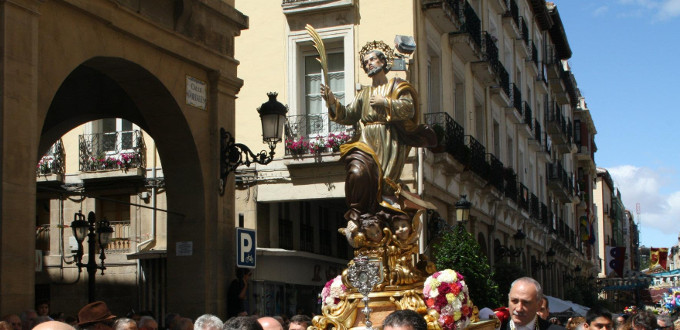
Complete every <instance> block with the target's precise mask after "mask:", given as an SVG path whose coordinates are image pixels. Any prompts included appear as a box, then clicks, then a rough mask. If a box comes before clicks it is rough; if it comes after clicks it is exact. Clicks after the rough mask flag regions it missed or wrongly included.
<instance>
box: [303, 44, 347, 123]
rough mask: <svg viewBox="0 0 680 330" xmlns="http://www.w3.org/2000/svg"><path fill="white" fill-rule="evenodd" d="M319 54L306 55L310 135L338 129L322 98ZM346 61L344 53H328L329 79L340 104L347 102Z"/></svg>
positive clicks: (329, 84)
mask: <svg viewBox="0 0 680 330" xmlns="http://www.w3.org/2000/svg"><path fill="white" fill-rule="evenodd" d="M318 57H319V56H318V55H316V54H309V55H306V56H305V57H304V61H305V77H304V82H305V112H306V116H305V118H306V120H307V123H306V124H307V134H308V135H312V136H314V135H325V134H327V133H329V132H334V131H337V130H338V129H336V128H335V126H337V125H336V124H334V123H332V122H331V121H330V120H329V118H328V112H327V110H326V105H325V104H324V102H323V99H322V98H321V93H320V88H321V81H322V74H321V65H320V64H319V62H318V61H317V60H316V59H317V58H318ZM344 67H345V61H344V53H343V52H342V51H341V50H340V51H336V52H335V53H330V54H328V80H330V81H329V82H325V83H326V84H327V85H328V86H330V88H331V90H332V91H333V94H334V95H335V97H336V98H337V99H338V101H340V104H345V69H344Z"/></svg>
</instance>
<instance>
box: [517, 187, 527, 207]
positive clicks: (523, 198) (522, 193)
mask: <svg viewBox="0 0 680 330" xmlns="http://www.w3.org/2000/svg"><path fill="white" fill-rule="evenodd" d="M517 204H519V207H520V208H522V209H524V210H525V211H529V188H527V186H525V185H524V184H522V183H520V184H519V197H518V201H517Z"/></svg>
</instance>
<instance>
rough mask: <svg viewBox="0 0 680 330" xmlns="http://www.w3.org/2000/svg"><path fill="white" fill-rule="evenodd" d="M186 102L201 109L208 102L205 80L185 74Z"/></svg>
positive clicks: (203, 108)
mask: <svg viewBox="0 0 680 330" xmlns="http://www.w3.org/2000/svg"><path fill="white" fill-rule="evenodd" d="M187 104H188V105H190V106H194V107H196V108H199V109H201V110H205V109H206V104H208V88H207V84H206V83H205V81H202V80H198V79H196V78H194V77H191V76H187Z"/></svg>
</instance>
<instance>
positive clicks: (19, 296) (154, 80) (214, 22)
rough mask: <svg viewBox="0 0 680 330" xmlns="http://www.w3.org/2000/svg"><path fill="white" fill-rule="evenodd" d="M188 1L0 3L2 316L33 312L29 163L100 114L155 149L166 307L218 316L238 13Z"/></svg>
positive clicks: (227, 262)
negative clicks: (195, 101) (190, 88)
mask: <svg viewBox="0 0 680 330" xmlns="http://www.w3.org/2000/svg"><path fill="white" fill-rule="evenodd" d="M197 4H199V1H192V0H189V1H184V2H182V3H181V5H178V6H175V7H172V6H160V5H156V6H153V5H152V6H141V5H139V4H136V3H133V2H116V1H114V2H112V1H108V0H92V1H87V2H82V3H80V2H76V3H73V2H63V1H33V0H17V1H12V2H10V3H2V4H0V7H1V9H2V10H0V16H1V17H2V19H3V20H4V21H6V22H8V23H17V22H20V23H18V24H14V25H12V24H10V25H12V28H9V29H6V30H5V31H4V38H3V39H2V47H3V49H5V50H8V51H7V52H4V53H3V54H1V55H0V56H2V58H3V61H4V62H3V63H4V66H3V70H2V72H1V73H0V74H1V75H2V76H1V78H2V79H3V81H4V84H3V94H2V102H3V106H2V108H0V109H1V110H0V133H1V134H2V136H3V144H2V147H0V176H1V177H2V186H0V213H1V216H2V218H1V219H0V220H1V221H0V256H1V257H2V260H3V267H2V268H0V312H2V314H3V315H4V314H8V313H16V312H20V311H22V310H26V309H29V308H33V307H34V305H33V302H34V290H35V288H34V284H35V280H34V274H35V266H36V264H37V261H38V260H36V259H37V258H36V254H35V242H36V241H35V234H36V232H35V227H34V226H33V224H32V222H33V219H35V218H36V210H35V201H36V164H37V162H38V159H39V157H40V156H42V154H43V153H44V152H45V151H46V150H47V149H48V148H49V147H50V145H51V144H52V143H54V141H56V140H57V139H58V138H59V137H61V136H62V135H63V134H64V133H65V132H67V131H68V130H70V129H72V128H74V127H77V126H78V125H80V124H82V123H86V122H88V121H91V120H96V119H102V118H121V119H125V120H128V121H130V122H133V123H135V124H136V125H138V126H139V127H140V128H142V129H143V130H145V131H146V132H147V133H148V134H149V135H150V136H151V137H153V139H154V140H155V141H156V144H157V146H158V154H159V156H160V158H161V159H162V162H163V171H164V174H165V178H166V189H167V204H168V208H171V209H172V211H173V213H172V214H170V215H169V216H168V218H167V227H168V236H167V240H168V242H167V251H166V253H167V278H166V280H167V287H168V288H172V290H168V294H167V308H168V310H171V311H175V312H180V313H182V314H183V315H187V316H189V317H195V316H198V315H200V314H203V313H205V312H210V313H214V314H217V315H223V314H224V312H225V311H226V306H225V305H224V300H225V299H223V298H224V297H223V296H224V292H225V291H226V289H225V288H224V286H225V284H224V283H228V280H229V279H228V278H229V277H230V275H231V273H232V271H231V270H232V269H233V260H232V259H233V250H234V248H233V247H232V242H233V239H232V237H233V188H230V189H229V188H228V190H227V192H226V193H225V194H224V197H220V196H219V195H218V193H217V191H218V182H219V180H218V177H219V164H218V158H219V156H218V155H219V134H218V132H219V128H220V127H224V128H226V129H227V130H229V131H233V127H234V120H233V119H234V109H235V105H234V101H235V95H236V93H238V90H239V88H240V86H241V85H242V81H241V80H240V79H238V78H237V77H236V66H237V65H238V62H237V61H236V60H234V59H233V38H234V36H236V35H238V33H239V32H240V30H242V29H244V28H246V27H247V17H245V16H244V15H242V14H241V13H239V12H238V11H236V10H235V9H234V8H233V6H232V5H230V4H228V3H223V2H220V3H212V2H211V3H205V2H200V4H199V5H197ZM135 6H137V7H135ZM133 7H135V8H133ZM168 8H170V10H168ZM206 31H208V33H207V34H206V33H205V32H206ZM189 77H192V78H195V79H197V80H200V81H202V82H204V83H205V86H206V98H207V101H206V104H205V106H203V107H192V106H190V105H188V104H186V102H185V100H186V97H187V93H188V92H187V89H186V81H187V79H188V78H189ZM230 186H233V181H232V182H229V183H228V187H230ZM71 220H72V219H68V220H67V221H68V222H70V221H71ZM225 237H226V238H225ZM178 243H182V244H185V243H188V244H190V246H192V249H191V250H190V253H188V254H187V253H182V254H181V255H178V253H177V251H176V246H177V244H178ZM185 245H186V244H185ZM65 254H66V253H65ZM46 257H54V258H61V256H57V255H55V256H46ZM34 260H35V261H36V262H35V263H34ZM196 274H202V276H197V275H196ZM203 274H204V275H203ZM78 307H79V306H73V308H76V309H77V308H78Z"/></svg>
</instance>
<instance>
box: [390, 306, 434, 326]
mask: <svg viewBox="0 0 680 330" xmlns="http://www.w3.org/2000/svg"><path fill="white" fill-rule="evenodd" d="M383 330H427V323H426V322H425V319H424V318H423V317H422V316H421V315H420V314H418V313H417V312H415V311H412V310H410V309H404V310H399V311H394V312H392V313H390V315H387V317H386V318H385V320H384V321H383Z"/></svg>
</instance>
